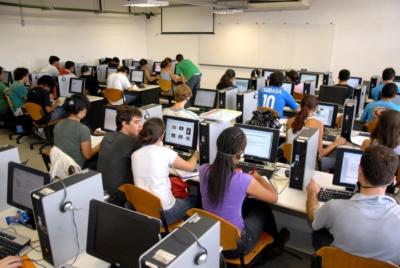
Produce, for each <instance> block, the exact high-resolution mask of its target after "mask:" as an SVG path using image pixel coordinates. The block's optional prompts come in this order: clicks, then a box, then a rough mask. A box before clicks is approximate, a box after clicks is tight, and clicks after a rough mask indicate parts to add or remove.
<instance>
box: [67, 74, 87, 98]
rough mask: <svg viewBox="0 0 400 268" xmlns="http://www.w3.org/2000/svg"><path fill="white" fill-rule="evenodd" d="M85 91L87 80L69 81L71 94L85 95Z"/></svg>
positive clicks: (76, 79)
mask: <svg viewBox="0 0 400 268" xmlns="http://www.w3.org/2000/svg"><path fill="white" fill-rule="evenodd" d="M84 89H85V79H84V78H71V81H69V92H70V93H79V94H83V90H84Z"/></svg>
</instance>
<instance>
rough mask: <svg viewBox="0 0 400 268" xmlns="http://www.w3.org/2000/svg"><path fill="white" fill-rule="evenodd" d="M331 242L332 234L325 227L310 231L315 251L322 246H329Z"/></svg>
mask: <svg viewBox="0 0 400 268" xmlns="http://www.w3.org/2000/svg"><path fill="white" fill-rule="evenodd" d="M332 242H333V236H332V235H331V233H329V231H328V230H326V229H320V230H317V231H314V232H313V233H312V245H313V248H314V249H315V251H317V250H318V249H320V248H322V247H326V246H330V245H331V244H332Z"/></svg>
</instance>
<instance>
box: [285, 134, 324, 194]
mask: <svg viewBox="0 0 400 268" xmlns="http://www.w3.org/2000/svg"><path fill="white" fill-rule="evenodd" d="M318 135H319V130H318V129H316V128H305V129H303V130H302V131H301V132H300V133H299V134H298V135H297V136H296V137H295V139H294V140H293V145H292V164H291V167H290V179H289V187H290V188H294V189H298V190H305V188H306V186H307V184H308V182H309V181H310V179H311V178H312V176H313V175H314V171H315V164H316V162H317V152H318V150H317V148H318Z"/></svg>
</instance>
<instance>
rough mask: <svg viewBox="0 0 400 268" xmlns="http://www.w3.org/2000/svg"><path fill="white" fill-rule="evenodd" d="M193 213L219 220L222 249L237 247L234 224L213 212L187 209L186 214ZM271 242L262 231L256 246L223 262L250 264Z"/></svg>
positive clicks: (238, 235) (237, 238)
mask: <svg viewBox="0 0 400 268" xmlns="http://www.w3.org/2000/svg"><path fill="white" fill-rule="evenodd" d="M195 213H197V214H199V215H202V216H204V217H208V218H211V219H214V220H216V221H219V222H220V224H221V235H220V244H221V246H222V248H223V250H224V251H225V250H236V249H237V248H238V241H240V230H239V229H238V228H237V227H236V226H235V225H233V224H232V223H230V222H228V221H226V220H225V219H223V218H221V217H219V216H217V215H215V214H213V213H210V212H208V211H205V210H202V209H199V208H191V209H189V210H188V211H187V214H188V215H189V216H192V215H193V214H195ZM272 242H274V239H273V238H272V236H270V235H269V234H267V233H265V232H262V234H261V237H260V238H259V240H258V242H257V244H256V246H255V247H254V248H253V249H252V250H251V251H250V252H249V253H247V254H246V255H244V254H241V255H240V258H237V259H227V258H225V262H227V263H230V264H234V265H241V266H242V267H246V266H247V265H251V264H252V263H253V262H254V260H255V259H256V257H257V256H258V255H259V253H261V252H262V251H263V250H264V249H265V248H266V247H267V246H268V245H271V244H272Z"/></svg>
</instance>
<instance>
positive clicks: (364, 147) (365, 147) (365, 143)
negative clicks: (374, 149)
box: [360, 139, 371, 151]
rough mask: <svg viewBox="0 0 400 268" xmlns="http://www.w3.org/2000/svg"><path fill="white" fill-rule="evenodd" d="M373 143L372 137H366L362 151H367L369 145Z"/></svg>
mask: <svg viewBox="0 0 400 268" xmlns="http://www.w3.org/2000/svg"><path fill="white" fill-rule="evenodd" d="M370 145H371V140H370V139H365V140H364V141H363V143H362V144H361V148H360V149H361V151H365V150H366V149H367V148H368V147H369V146H370Z"/></svg>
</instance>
